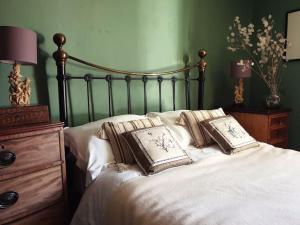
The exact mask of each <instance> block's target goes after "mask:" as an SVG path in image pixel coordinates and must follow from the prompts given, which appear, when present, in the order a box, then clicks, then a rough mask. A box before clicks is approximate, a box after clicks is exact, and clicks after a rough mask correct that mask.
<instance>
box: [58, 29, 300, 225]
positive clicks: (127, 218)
mask: <svg viewBox="0 0 300 225" xmlns="http://www.w3.org/2000/svg"><path fill="white" fill-rule="evenodd" d="M54 42H55V43H56V44H57V46H58V50H57V51H56V52H55V53H54V58H55V60H56V65H57V79H58V91H59V107H60V119H61V121H63V122H64V123H65V126H66V127H68V126H69V116H68V115H69V112H68V95H67V93H68V91H67V88H68V85H67V82H68V81H69V80H71V79H79V80H83V81H84V82H86V87H87V89H86V90H87V105H88V107H87V111H88V112H87V117H88V120H89V122H90V123H88V124H85V125H82V126H78V127H75V128H66V130H65V139H66V145H67V146H68V148H69V149H70V152H71V153H73V156H69V158H73V162H75V163H76V166H75V165H73V166H69V170H68V175H69V176H70V174H75V176H72V175H71V177H73V178H74V177H76V176H78V174H81V175H82V174H83V177H84V178H83V179H82V176H81V175H80V176H78V177H81V178H80V179H73V180H72V179H71V180H69V184H68V186H69V188H70V189H71V190H73V191H74V190H75V189H80V191H78V192H83V191H84V193H83V196H81V194H80V196H79V197H78V200H79V199H80V203H79V206H78V207H77V209H76V212H75V214H74V216H73V219H72V223H71V224H72V225H82V224H91V225H108V224H109V225H123V224H124V225H127V224H128V225H141V224H149V225H158V224H160V225H164V224H166V225H182V224H184V225H194V224H195V225H196V224H197V225H198V224H201V225H217V224H218V225H234V224H251V225H252V224H278V225H279V224H280V225H281V224H282V225H286V224H289V225H293V224H295V225H296V224H300V214H299V207H300V194H299V193H298V190H300V181H299V180H298V179H297V178H298V177H299V176H300V154H299V153H298V152H296V151H294V150H289V149H282V148H275V147H274V146H271V145H268V144H265V143H258V142H255V145H251V147H249V148H247V149H246V150H241V151H236V152H235V154H224V146H223V145H222V143H221V142H219V141H217V140H216V142H217V144H216V142H211V143H210V145H207V146H204V147H202V148H201V150H199V148H198V147H195V143H193V138H191V136H192V135H190V134H189V132H188V130H189V129H188V128H189V127H184V126H179V125H178V124H177V122H178V121H177V118H179V117H181V115H182V114H188V113H186V110H187V112H191V88H190V87H191V82H196V83H197V87H198V88H197V89H198V92H197V93H198V94H197V95H198V96H197V97H198V100H197V103H198V104H197V110H201V109H203V100H204V75H205V69H206V62H205V60H204V58H205V56H206V52H205V51H204V50H201V51H200V52H199V56H200V61H199V62H198V63H196V64H191V65H189V64H188V65H186V66H185V67H183V68H180V69H175V70H171V71H164V72H150V73H144V72H130V71H124V70H119V69H111V68H107V67H103V66H99V65H96V64H92V63H89V62H87V61H85V60H81V59H79V58H76V57H73V56H71V55H69V54H67V53H66V52H65V51H64V50H63V45H64V44H65V42H66V38H65V36H64V35H63V34H55V35H54ZM67 60H73V61H75V62H76V63H79V64H81V65H82V64H83V65H85V66H87V67H92V68H96V69H99V70H102V71H106V72H107V74H108V75H104V76H95V75H90V74H86V75H83V76H72V75H70V74H69V73H67V72H66V64H67ZM194 69H198V76H196V77H195V76H190V73H191V71H192V70H194ZM111 73H113V74H119V75H118V76H112V75H110V74H111ZM176 74H179V75H178V76H177V75H176ZM93 79H100V80H103V81H105V82H106V83H107V87H108V88H107V90H108V101H107V104H108V108H109V110H108V115H107V118H105V119H102V120H98V121H93V118H94V115H93V107H92V105H93V102H92V101H91V98H90V92H91V81H92V80H93ZM114 80H123V81H124V82H125V83H126V85H127V89H126V90H127V93H126V96H127V115H119V116H115V112H114V103H113V85H112V83H113V81H114ZM132 80H139V81H141V82H142V85H143V93H142V98H143V100H144V101H143V102H144V104H143V109H144V113H143V114H145V115H146V117H145V116H144V115H135V114H133V112H132V107H131V105H132V99H131V98H132V96H131V88H132V87H131V81H132ZM149 80H156V81H157V85H158V90H159V93H158V101H157V102H158V104H159V107H158V108H159V111H160V112H148V104H147V82H148V81H149ZM162 82H171V84H172V89H171V90H172V95H171V96H172V98H171V100H170V101H172V104H173V112H172V111H170V112H162V108H163V107H162V100H161V99H162ZM179 82H182V84H181V85H183V87H184V93H185V103H186V104H185V106H186V109H185V110H181V109H180V110H178V109H177V108H176V105H175V103H176V95H175V93H176V92H175V90H176V87H177V86H176V85H178V83H179ZM194 110H195V109H194ZM151 117H152V118H157V117H158V119H159V120H160V121H161V122H162V124H163V125H162V126H167V127H168V129H170V130H173V131H172V132H171V134H173V135H174V136H175V138H174V139H175V140H179V141H178V142H180V144H179V145H180V146H183V147H182V148H183V150H184V153H185V154H186V155H187V157H188V158H189V159H190V163H185V164H181V165H177V166H174V167H170V168H169V167H168V168H167V169H163V170H159V171H158V172H155V173H154V172H153V171H152V172H153V173H151V174H150V175H148V176H146V175H145V171H144V170H143V169H142V167H143V166H141V165H140V164H139V161H138V158H135V160H137V162H138V163H137V164H125V163H118V162H117V160H116V157H115V153H114V152H113V151H112V142H111V141H107V140H105V139H103V140H101V138H99V137H100V136H101V135H99V136H98V134H99V133H98V131H99V127H102V125H103V124H104V123H109V122H111V121H113V122H115V123H124V121H125V122H126V121H131V120H132V121H133V120H144V119H145V118H147V119H148V118H151ZM225 117H226V118H225ZM227 117H228V116H224V117H223V116H222V117H218V118H216V120H218V119H219V120H223V119H227ZM212 121H215V120H214V119H213V120H212ZM207 123H210V120H207ZM206 125H207V124H206ZM123 126H124V125H123ZM203 127H204V128H205V126H203ZM144 129H152V128H144ZM144 129H137V131H138V132H139V131H140V130H144ZM155 129H156V128H155ZM207 131H208V132H209V129H207ZM101 132H102V130H101V129H100V133H101ZM132 132H133V133H134V132H136V131H132ZM147 132H148V131H147ZM149 133H150V132H148V134H149ZM134 134H136V133H134ZM151 135H152V134H151ZM171 136H172V135H171ZM99 149H102V150H101V151H99ZM99 152H101V154H100V153H99ZM225 153H226V151H225ZM70 155H72V154H70ZM74 155H75V156H74ZM86 158H87V159H86ZM114 160H115V161H114ZM71 161H72V160H71ZM104 161H105V162H104ZM106 162H109V163H106ZM111 162H112V163H111ZM68 164H69V165H72V163H70V162H68ZM74 168H77V170H78V171H80V172H76V169H74ZM78 168H79V169H78ZM84 168H85V169H86V170H84ZM75 180H81V181H80V182H79V183H80V185H79V184H78V181H75ZM82 184H83V185H82ZM78 187H81V188H78ZM74 194H75V193H71V195H70V198H71V199H72V198H75V197H74Z"/></svg>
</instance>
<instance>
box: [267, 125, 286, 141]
mask: <svg viewBox="0 0 300 225" xmlns="http://www.w3.org/2000/svg"><path fill="white" fill-rule="evenodd" d="M282 138H288V128H287V127H284V128H281V129H276V130H271V131H270V141H272V140H275V139H282Z"/></svg>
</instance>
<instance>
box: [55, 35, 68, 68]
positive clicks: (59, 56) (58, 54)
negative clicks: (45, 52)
mask: <svg viewBox="0 0 300 225" xmlns="http://www.w3.org/2000/svg"><path fill="white" fill-rule="evenodd" d="M53 41H54V43H55V44H56V45H57V48H58V49H57V51H55V52H54V53H53V57H54V59H55V61H56V63H65V61H66V60H67V58H68V54H67V53H66V52H65V51H64V50H63V49H62V47H63V45H64V44H65V43H66V36H65V35H64V34H62V33H56V34H54V35H53Z"/></svg>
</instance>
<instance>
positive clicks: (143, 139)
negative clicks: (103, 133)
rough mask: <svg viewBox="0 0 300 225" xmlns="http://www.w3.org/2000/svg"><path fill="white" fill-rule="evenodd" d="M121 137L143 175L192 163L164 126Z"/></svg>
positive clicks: (124, 134) (137, 131) (133, 132)
mask: <svg viewBox="0 0 300 225" xmlns="http://www.w3.org/2000/svg"><path fill="white" fill-rule="evenodd" d="M123 137H124V139H125V140H126V142H127V144H128V146H129V147H130V150H131V151H132V153H133V155H134V158H135V159H136V162H137V164H138V165H139V167H140V168H141V169H142V170H143V171H144V173H145V174H152V173H157V172H160V171H162V170H165V169H168V168H171V167H175V166H180V165H185V164H189V163H191V162H192V161H191V159H190V158H189V157H188V156H187V154H186V153H185V151H184V150H183V149H182V148H181V147H180V145H179V144H178V142H177V141H176V139H175V138H174V137H173V136H172V133H171V131H170V130H169V129H167V127H166V126H164V125H163V126H158V127H151V128H145V129H140V130H136V131H131V132H127V133H123Z"/></svg>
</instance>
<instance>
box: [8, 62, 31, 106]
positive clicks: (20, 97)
mask: <svg viewBox="0 0 300 225" xmlns="http://www.w3.org/2000/svg"><path fill="white" fill-rule="evenodd" d="M8 79H9V80H8V82H9V84H10V87H9V101H10V103H11V104H12V105H14V106H23V105H29V104H30V94H31V88H30V83H31V81H30V79H27V78H25V79H23V78H22V75H21V73H20V64H17V63H15V64H14V65H13V70H12V71H11V72H10V74H9V76H8Z"/></svg>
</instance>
